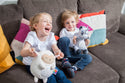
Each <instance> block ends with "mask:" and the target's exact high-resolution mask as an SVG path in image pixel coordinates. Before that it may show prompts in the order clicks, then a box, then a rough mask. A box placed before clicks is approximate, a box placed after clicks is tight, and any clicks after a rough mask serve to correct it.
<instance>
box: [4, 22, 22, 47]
mask: <svg viewBox="0 0 125 83" xmlns="http://www.w3.org/2000/svg"><path fill="white" fill-rule="evenodd" d="M19 26H20V20H14V21H11V22H7V23H5V24H2V28H3V32H4V34H5V36H6V38H7V41H8V43H9V45H10V44H11V42H12V40H13V38H14V37H15V35H16V33H17V31H18V30H19Z"/></svg>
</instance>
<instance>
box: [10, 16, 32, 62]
mask: <svg viewBox="0 0 125 83" xmlns="http://www.w3.org/2000/svg"><path fill="white" fill-rule="evenodd" d="M28 25H29V21H28V20H26V19H24V18H22V20H21V24H20V29H19V31H18V32H17V34H16V36H15V38H14V39H13V41H12V43H11V48H12V50H13V51H14V53H15V61H16V63H18V64H23V63H22V56H20V51H21V49H22V47H23V42H24V40H25V38H26V36H27V33H28V32H29V31H30V28H29V26H28Z"/></svg>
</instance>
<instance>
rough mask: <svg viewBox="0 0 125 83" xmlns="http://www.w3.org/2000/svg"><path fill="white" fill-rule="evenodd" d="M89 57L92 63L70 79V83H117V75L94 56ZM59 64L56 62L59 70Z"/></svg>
mask: <svg viewBox="0 0 125 83" xmlns="http://www.w3.org/2000/svg"><path fill="white" fill-rule="evenodd" d="M89 54H90V53H89ZM90 55H91V56H92V58H93V60H92V62H91V63H90V64H89V65H87V66H86V67H85V68H84V69H83V70H82V71H77V72H76V76H75V77H74V78H73V79H70V80H71V81H72V83H118V81H119V75H118V73H117V72H116V71H114V70H113V69H112V68H111V67H109V66H108V65H106V64H105V63H103V62H102V61H101V60H100V59H98V58H97V57H95V56H94V55H92V54H90ZM60 64H61V62H59V61H58V62H57V65H58V67H59V68H60V66H59V65H60Z"/></svg>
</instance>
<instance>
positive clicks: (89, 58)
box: [87, 55, 92, 63]
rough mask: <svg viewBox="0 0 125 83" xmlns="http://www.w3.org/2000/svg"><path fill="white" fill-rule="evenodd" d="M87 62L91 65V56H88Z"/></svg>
mask: <svg viewBox="0 0 125 83" xmlns="http://www.w3.org/2000/svg"><path fill="white" fill-rule="evenodd" d="M87 61H88V63H91V62H92V56H90V55H88V58H87Z"/></svg>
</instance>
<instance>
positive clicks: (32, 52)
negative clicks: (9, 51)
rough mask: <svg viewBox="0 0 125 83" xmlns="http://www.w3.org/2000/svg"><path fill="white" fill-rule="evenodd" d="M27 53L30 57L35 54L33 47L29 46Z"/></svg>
mask: <svg viewBox="0 0 125 83" xmlns="http://www.w3.org/2000/svg"><path fill="white" fill-rule="evenodd" d="M29 55H30V56H31V57H35V56H37V54H36V53H35V49H34V48H30V49H29Z"/></svg>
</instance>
